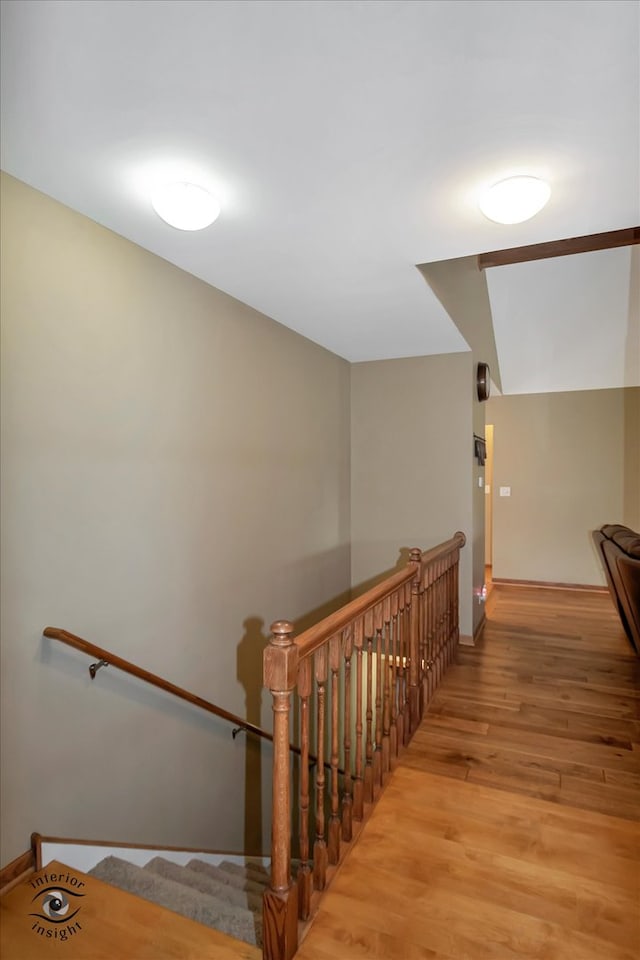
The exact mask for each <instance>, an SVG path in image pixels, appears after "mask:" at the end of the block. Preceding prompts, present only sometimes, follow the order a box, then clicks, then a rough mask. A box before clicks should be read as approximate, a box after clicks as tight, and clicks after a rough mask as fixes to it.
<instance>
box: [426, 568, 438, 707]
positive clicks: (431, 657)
mask: <svg viewBox="0 0 640 960" xmlns="http://www.w3.org/2000/svg"><path fill="white" fill-rule="evenodd" d="M427 584H428V585H427V665H428V673H427V689H428V694H429V699H431V697H432V696H433V691H434V690H435V687H436V676H435V625H436V595H435V588H434V582H433V565H431V566H430V567H429V570H428V574H427Z"/></svg>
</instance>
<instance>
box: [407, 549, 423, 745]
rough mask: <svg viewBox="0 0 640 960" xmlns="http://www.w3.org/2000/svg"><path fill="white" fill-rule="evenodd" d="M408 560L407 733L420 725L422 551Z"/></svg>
mask: <svg viewBox="0 0 640 960" xmlns="http://www.w3.org/2000/svg"><path fill="white" fill-rule="evenodd" d="M410 560H411V562H412V563H415V564H416V574H415V577H414V578H413V580H412V582H411V607H410V609H409V732H410V736H413V732H414V730H415V729H416V728H417V727H418V725H419V723H420V578H421V574H422V551H421V550H419V549H418V548H415V549H413V550H412V551H411V554H410Z"/></svg>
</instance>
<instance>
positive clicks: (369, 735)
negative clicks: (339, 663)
mask: <svg viewBox="0 0 640 960" xmlns="http://www.w3.org/2000/svg"><path fill="white" fill-rule="evenodd" d="M364 632H365V635H366V643H367V712H366V743H365V764H364V800H365V803H373V616H372V613H371V611H370V610H369V611H367V613H365V617H364Z"/></svg>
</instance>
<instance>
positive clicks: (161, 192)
mask: <svg viewBox="0 0 640 960" xmlns="http://www.w3.org/2000/svg"><path fill="white" fill-rule="evenodd" d="M151 204H152V206H153V209H154V210H155V212H156V213H157V214H158V216H159V217H161V218H162V219H163V220H164V221H165V223H168V224H169V225H170V226H172V227H176V229H178V230H204V228H205V227H208V226H209V225H210V224H212V223H213V221H214V220H217V218H218V216H219V215H220V203H219V201H218V200H217V199H216V197H214V196H213V195H212V194H211V193H209V191H208V190H205V188H204V187H199V186H197V184H195V183H186V182H184V181H179V182H177V183H165V184H163V185H162V186H160V187H156V189H155V190H154V191H153V194H152V195H151Z"/></svg>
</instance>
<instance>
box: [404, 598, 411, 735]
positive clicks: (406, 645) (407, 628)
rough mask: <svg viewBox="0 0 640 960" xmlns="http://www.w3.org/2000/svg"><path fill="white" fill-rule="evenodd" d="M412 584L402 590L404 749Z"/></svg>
mask: <svg viewBox="0 0 640 960" xmlns="http://www.w3.org/2000/svg"><path fill="white" fill-rule="evenodd" d="M412 589H413V588H412V584H411V583H406V584H405V586H404V590H403V601H402V602H403V607H402V637H403V643H402V646H403V649H404V668H403V671H404V677H403V686H404V707H403V721H402V722H403V732H404V741H403V742H404V745H405V747H406V746H407V744H408V743H409V741H410V740H411V591H412Z"/></svg>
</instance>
